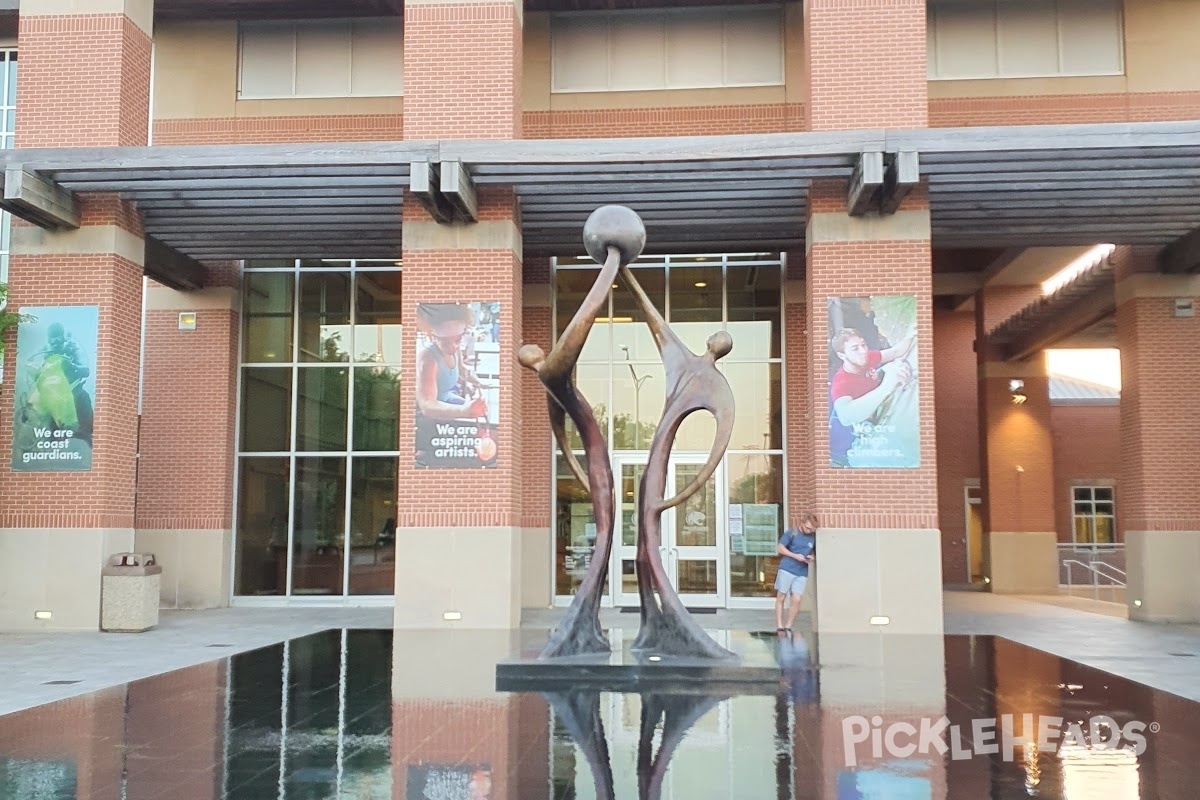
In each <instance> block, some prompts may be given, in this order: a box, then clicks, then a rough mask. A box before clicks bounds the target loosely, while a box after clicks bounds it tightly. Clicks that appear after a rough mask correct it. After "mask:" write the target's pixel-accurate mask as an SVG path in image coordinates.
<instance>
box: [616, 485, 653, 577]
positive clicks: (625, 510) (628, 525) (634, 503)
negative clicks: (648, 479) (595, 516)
mask: <svg viewBox="0 0 1200 800" xmlns="http://www.w3.org/2000/svg"><path fill="white" fill-rule="evenodd" d="M645 474H646V465H645V464H629V463H625V464H622V465H621V475H620V477H619V480H620V483H619V485H618V487H617V488H618V491H620V493H621V498H620V502H619V503H618V506H619V507H620V509H621V521H620V525H621V544H622V545H624V546H625V547H633V546H634V545H636V544H637V521H638V503H639V501H640V500H641V494H640V490H641V485H642V477H643V476H645ZM664 499H665V498H664ZM634 591H635V592H636V591H637V589H634Z"/></svg>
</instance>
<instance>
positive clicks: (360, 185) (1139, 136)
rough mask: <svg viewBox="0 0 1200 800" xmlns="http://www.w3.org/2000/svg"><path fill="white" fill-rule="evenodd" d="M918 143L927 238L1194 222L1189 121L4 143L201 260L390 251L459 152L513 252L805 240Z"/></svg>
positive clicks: (1171, 232) (1162, 239) (973, 238)
mask: <svg viewBox="0 0 1200 800" xmlns="http://www.w3.org/2000/svg"><path fill="white" fill-rule="evenodd" d="M875 152H883V153H898V152H916V153H917V154H918V155H919V163H920V174H921V177H922V178H923V179H925V180H927V181H928V184H929V194H930V204H931V213H932V220H933V236H934V243H935V245H937V246H946V247H968V246H969V247H1008V246H1014V245H1076V244H1078V245H1086V244H1092V243H1095V242H1099V241H1105V242H1113V243H1119V244H1125V243H1128V244H1161V245H1165V244H1167V243H1169V242H1171V241H1173V240H1175V239H1177V238H1178V237H1180V236H1182V235H1183V234H1185V233H1187V232H1188V231H1190V230H1192V229H1194V228H1197V227H1200V196H1197V191H1196V190H1197V188H1200V158H1197V157H1198V156H1200V121H1192V122H1166V123H1133V124H1125V123H1121V124H1102V125H1056V126H1014V127H991V128H957V129H949V128H944V129H916V130H859V131H838V132H798V133H779V134H747V135H736V136H733V135H731V136H704V137H655V138H607V139H543V140H477V141H453V140H442V141H403V142H368V143H345V144H325V143H322V144H274V145H195V146H161V147H159V146H156V147H148V148H104V149H90V148H59V149H43V150H21V149H17V150H8V151H3V152H2V153H0V159H2V160H3V162H4V163H5V165H6V167H14V166H20V167H22V168H23V169H25V170H26V171H29V172H34V173H37V174H39V175H41V176H42V177H44V178H48V179H51V180H53V181H55V182H56V183H57V184H59V185H60V186H62V187H63V188H65V189H67V190H70V191H74V192H118V193H120V194H121V195H122V196H124V197H126V198H128V199H130V200H133V201H134V202H136V204H137V205H138V207H139V208H140V209H141V210H142V212H143V214H144V216H145V220H146V226H147V231H148V232H149V233H152V234H153V235H155V236H156V237H158V238H159V239H161V240H162V241H163V242H165V243H167V244H168V245H171V246H172V247H175V248H176V249H178V250H179V251H181V252H183V253H185V254H188V255H191V256H194V257H196V258H201V259H217V258H252V257H265V256H274V255H279V256H283V255H290V256H296V257H329V256H338V257H359V258H368V257H380V258H386V257H392V256H395V255H397V254H398V253H399V245H400V224H399V220H400V208H401V204H402V200H403V193H404V190H405V189H406V188H408V181H409V174H410V171H409V166H410V164H411V163H412V162H414V161H430V162H432V163H436V162H444V161H460V162H461V163H462V164H463V165H465V166H466V168H467V170H468V172H469V173H470V175H471V176H473V179H474V181H475V183H476V184H480V185H482V184H511V185H513V186H514V187H515V189H516V191H517V193H518V194H519V195H520V197H521V204H522V224H523V232H524V241H525V250H526V252H527V253H531V254H574V253H576V252H578V251H580V250H581V235H582V226H583V222H584V220H585V219H586V218H587V216H588V214H589V213H590V212H591V211H592V210H593V209H594V208H595V207H596V206H598V205H601V204H603V203H621V204H625V205H629V206H630V207H632V208H633V209H635V210H636V211H638V212H639V213H640V214H642V216H643V218H644V219H645V220H646V223H647V230H648V246H647V250H648V251H652V252H663V251H668V250H675V251H678V250H680V249H687V250H690V251H714V250H765V249H784V248H795V247H802V246H803V237H804V225H805V223H804V220H805V215H806V204H807V196H808V184H809V181H810V180H811V179H814V178H833V179H840V180H849V179H850V177H851V174H852V173H853V172H854V170H855V167H856V166H857V165H858V164H859V162H860V159H861V157H862V154H863V153H875Z"/></svg>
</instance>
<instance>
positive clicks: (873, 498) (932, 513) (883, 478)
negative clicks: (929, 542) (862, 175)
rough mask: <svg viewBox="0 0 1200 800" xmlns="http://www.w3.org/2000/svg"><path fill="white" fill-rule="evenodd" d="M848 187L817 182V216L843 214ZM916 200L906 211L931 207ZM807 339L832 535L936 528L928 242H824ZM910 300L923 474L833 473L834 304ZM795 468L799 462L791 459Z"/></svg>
mask: <svg viewBox="0 0 1200 800" xmlns="http://www.w3.org/2000/svg"><path fill="white" fill-rule="evenodd" d="M845 197H846V187H845V184H839V183H816V182H814V184H813V187H812V190H811V194H810V198H809V211H810V213H821V212H834V211H839V210H841V211H844V209H845V202H846V201H845ZM927 204H928V199H927V196H926V195H925V193H924V192H915V193H914V194H913V195H910V198H909V200H907V201H906V205H905V208H906V209H919V208H921V207H922V206H925V207H927ZM806 283H807V295H808V331H809V336H810V348H809V354H810V358H811V361H810V370H811V375H812V381H811V383H812V386H813V390H812V402H811V412H810V419H811V420H812V426H813V431H814V433H816V435H815V441H814V445H813V447H812V450H811V457H812V458H813V459H814V463H815V467H814V479H815V484H816V506H817V513H818V514H819V515H820V517H821V522H822V525H823V526H824V527H831V528H923V529H928V528H937V527H938V507H937V479H938V476H937V453H936V432H935V420H934V382H933V366H934V365H933V352H932V350H933V347H932V344H933V303H932V295H933V276H932V272H931V270H930V243H929V240H927V239H926V240H917V241H863V242H836V243H822V242H817V243H814V244H813V245H812V248H811V250H810V252H809V254H808V270H807V281H806ZM872 294H911V295H915V296H916V299H917V341H918V345H917V347H918V355H917V359H918V360H917V378H918V386H919V389H920V397H921V404H920V406H921V413H920V425H921V466H920V467H918V468H916V469H903V470H879V469H855V470H842V469H833V468H831V467H830V466H829V439H828V436H827V435H825V434H824V433H823V431H825V430H826V428H825V425H824V424H823V421H824V420H827V419H828V418H829V377H828V374H829V366H828V364H829V355H828V348H829V337H830V331H829V321H828V311H827V308H828V298H830V297H861V296H866V295H872ZM792 463H795V459H792Z"/></svg>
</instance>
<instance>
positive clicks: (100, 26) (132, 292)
mask: <svg viewBox="0 0 1200 800" xmlns="http://www.w3.org/2000/svg"><path fill="white" fill-rule="evenodd" d="M152 21H153V3H152V2H151V0H93V1H92V2H88V3H79V2H73V1H72V0H27V2H25V3H22V6H21V15H20V23H19V33H18V49H19V51H20V54H21V80H20V82H19V85H18V95H17V106H18V108H19V109H20V114H19V116H18V119H17V135H16V144H17V146H18V147H21V148H27V147H106V146H118V145H145V144H146V131H147V127H148V116H149V96H150V33H151V23H152ZM80 204H81V208H80V211H81V217H82V227H81V228H79V229H78V230H73V231H68V232H65V233H51V232H47V231H45V230H43V229H41V228H35V227H32V226H30V225H28V224H24V223H20V222H14V225H13V230H12V249H11V252H12V256H11V261H10V267H9V288H10V292H11V294H10V297H9V305H10V307H11V308H12V309H15V310H19V309H22V308H26V309H33V308H38V309H58V308H63V307H79V306H85V307H86V306H95V307H97V308H98V330H95V331H93V330H85V329H84V328H86V327H89V326H90V323H89V324H87V325H85V324H84V323H82V322H81V323H77V324H76V325H75V327H77V328H78V329H77V330H68V331H67V332H68V333H71V334H72V335H73V336H74V337H77V339H78V341H79V342H80V343H84V342H87V343H88V347H89V348H94V349H92V350H91V352H88V353H85V354H84V358H85V359H87V360H88V361H89V362H90V361H91V360H92V359H94V368H92V367H89V370H90V371H92V372H93V373H94V374H93V375H92V376H91V377H90V378H89V379H86V381H85V384H83V386H84V387H85V390H87V391H89V392H90V395H91V396H90V403H91V406H92V408H93V409H94V425H92V426H90V427H91V430H90V432H88V431H87V430H86V428H88V427H89V426H88V425H87V424H86V422H84V421H82V420H84V419H85V418H86V416H87V414H86V411H85V413H84V415H83V416H82V417H80V419H81V421H80V422H79V423H78V424H77V425H76V426H75V428H74V429H73V430H74V431H75V432H76V433H78V434H79V438H78V439H76V441H79V442H84V441H87V442H88V445H89V447H88V450H89V451H90V468H88V469H85V470H78V471H14V470H12V469H5V470H2V471H0V497H3V498H4V502H3V509H2V510H0V552H3V553H4V558H3V559H0V587H3V588H2V589H0V630H3V629H8V630H12V629H28V628H57V629H75V630H95V629H96V628H97V627H98V625H99V617H100V614H99V611H100V570H101V567H102V566H103V565H104V562H105V560H106V558H107V556H108V555H109V554H111V553H113V552H120V551H127V550H130V549H132V548H133V545H134V538H133V526H134V519H133V517H134V498H135V487H134V481H135V474H136V466H135V456H136V452H137V387H138V360H139V339H140V337H139V331H140V329H141V311H142V272H143V269H142V267H143V259H144V255H145V247H144V243H143V240H142V230H141V223H140V220H139V219H138V215H137V213H136V211H134V210H133V209H132V207H130V206H129V205H127V204H124V203H122V202H120V200H119V199H118V198H116V197H115V196H85V197H83V198H81V201H80ZM61 313H64V312H59V311H51V310H44V311H42V317H43V319H42V323H41V324H42V326H43V327H42V328H40V329H31V330H30V331H29V332H28V333H27V334H26V335H28V336H30V337H33V336H38V337H40V338H41V342H40V345H41V346H45V345H46V339H47V333H48V331H47V330H46V328H47V327H48V325H49V324H50V323H51V322H52V321H53V320H52V319H51V317H54V316H56V315H59V314H61ZM66 313H71V314H82V313H84V312H80V311H70V312H66ZM93 337H94V339H93ZM93 340H94V341H95V344H94V345H93V344H91V342H92V341H93ZM14 344H15V345H17V346H11V345H14ZM9 345H10V346H9V347H8V348H7V349H6V355H5V386H4V392H3V394H2V395H0V452H3V453H4V459H5V460H6V461H9V459H10V454H11V452H12V447H13V435H14V433H13V431H14V412H15V411H16V410H17V406H16V404H18V403H20V404H22V418H23V419H26V420H29V419H33V417H31V416H30V412H29V410H28V409H29V408H30V405H29V400H30V396H29V394H28V391H27V389H28V386H25V387H21V386H18V385H17V381H18V380H20V379H21V375H20V374H18V370H17V360H16V359H17V354H18V348H21V349H22V350H25V351H26V352H28V353H30V354H33V353H36V352H37V351H38V350H39V349H41V347H40V346H39V342H36V341H33V340H32V339H31V340H30V341H29V342H20V341H12V340H10V341H9ZM26 348H28V349H27V350H26ZM79 405H80V401H77V403H76V406H77V407H78V406H79ZM84 408H85V409H86V404H84ZM77 410H78V408H77ZM38 414H39V415H41V412H38ZM41 416H44V415H41ZM40 427H41V428H42V429H43V430H45V429H47V428H46V426H45V425H41V426H40ZM55 427H56V428H59V430H60V433H62V434H63V435H65V432H66V430H67V429H68V428H71V425H69V424H67V423H63V422H62V421H61V418H60V419H59V420H57V421H56V422H55ZM22 436H23V437H24V438H25V440H28V439H29V437H28V436H27V435H26V434H25V433H23V434H22ZM46 463H47V465H50V464H51V463H52V462H46ZM38 611H42V612H49V613H50V615H51V616H50V618H48V619H36V620H35V617H34V614H35V612H38Z"/></svg>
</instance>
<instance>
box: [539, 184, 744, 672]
mask: <svg viewBox="0 0 1200 800" xmlns="http://www.w3.org/2000/svg"><path fill="white" fill-rule="evenodd" d="M645 241H646V231H645V227H644V226H643V224H642V221H641V219H640V218H639V217H638V216H637V214H635V213H634V212H633V211H632V210H630V209H628V208H625V207H624V206H602V207H601V208H598V209H597V210H596V211H594V212H593V213H592V215H591V216H590V217H589V218H588V221H587V223H586V224H585V225H584V245H585V246H586V248H587V251H588V254H589V255H590V256H591V257H592V258H593V259H595V260H596V262H597V263H599V264H601V265H602V269H601V270H600V274H599V276H598V277H597V278H596V281H595V282H594V283H593V284H592V287H591V289H590V290H589V292H588V294H587V296H586V297H585V298H584V301H583V303H582V304H581V305H580V307H579V310H578V311H577V312H576V314H575V316H574V317H573V318H572V319H571V322H570V324H569V325H568V326H567V327H566V329H565V330H564V331H563V335H562V336H561V337H560V338H559V341H558V342H557V343H556V344H555V345H554V347H553V348H552V349H551V351H550V354H549V355H546V354H545V353H543V351H542V349H541V348H540V347H538V346H537V345H525V346H523V347H522V348H521V349H520V351H519V352H518V359H519V360H520V362H521V364H522V366H525V367H527V368H529V369H532V370H534V371H535V372H537V374H538V378H539V379H540V380H541V382H542V384H543V386H545V388H546V391H547V393H548V401H547V402H548V405H549V413H550V422H551V427H552V428H553V430H554V436H555V439H556V440H557V442H558V445H559V447H560V448H561V449H562V452H563V454H564V456H565V457H566V459H567V463H568V465H569V466H570V469H571V471H572V472H573V473H574V474H575V476H576V477H577V478H578V479H579V480H580V481H581V482H582V483H583V485H584V487H585V488H587V490H588V493H589V494H590V496H591V500H592V509H593V513H594V514H595V518H596V545H595V550H594V552H593V555H592V561H591V563H590V564H589V565H588V568H587V571H586V573H585V575H584V578H583V581H582V582H581V583H580V585H579V588H578V589H577V591H576V593H575V598H574V600H573V601H572V603H571V606H570V608H569V609H568V610H567V614H566V616H565V617H564V618H563V620H562V621H561V622H560V623H559V625H558V627H557V628H556V629H555V631H554V632H553V634H552V635H551V637H550V640H549V642H547V644H546V646H545V648H543V650H542V653H541V655H540V656H539V659H543V660H544V659H548V658H560V657H568V656H577V655H588V654H596V653H607V652H609V651H610V647H611V646H610V645H609V643H608V639H607V637H605V635H604V631H603V629H601V627H600V622H599V610H600V596H601V592H602V590H603V587H604V582H605V578H606V577H607V575H608V561H609V556H610V554H611V551H612V535H613V525H614V521H613V517H614V496H613V474H612V463H611V461H610V458H609V453H608V444H607V442H606V441H605V439H604V436H603V434H602V433H601V431H600V428H599V425H598V424H597V423H596V419H595V416H594V414H593V413H592V410H591V406H590V405H588V403H587V401H586V400H585V399H584V398H583V396H582V395H581V394H580V393H579V391H578V390H577V389H576V387H575V384H574V380H573V377H572V373H573V371H574V369H575V364H576V362H577V361H578V359H579V354H580V352H581V351H582V349H583V345H584V343H585V341H586V340H587V336H588V333H589V331H590V330H591V328H592V325H593V324H594V323H595V320H596V316H597V315H598V314H599V312H600V310H601V308H602V307H603V305H604V303H605V302H606V300H607V298H608V291H609V287H610V286H613V285H614V284H613V280H614V279H615V278H616V276H617V274H618V273H619V274H620V276H621V279H622V281H623V282H624V283H625V285H626V286H627V287H628V288H629V290H630V291H631V292H632V293H633V295H634V298H635V299H636V301H637V303H638V305H639V306H640V308H641V310H642V312H643V313H644V314H645V316H646V321H647V324H648V325H649V327H650V331H651V333H652V335H653V336H654V342H655V345H656V346H657V347H658V351H659V353H660V354H661V355H662V359H663V366H664V368H665V374H666V380H667V399H666V405H665V407H664V410H663V416H662V420H661V421H660V423H659V427H658V429H657V430H656V431H655V434H654V439H653V441H652V442H651V445H650V457H649V461H648V463H647V466H646V471H645V474H644V475H643V477H642V482H641V486H640V487H639V504H638V539H637V562H636V563H637V578H638V593H639V596H640V599H641V630H640V631H639V632H638V636H637V638H636V639H635V640H634V643H633V646H632V649H633V650H634V651H635V652H638V653H647V654H650V653H653V654H656V655H658V656H662V655H668V656H679V657H693V658H707V659H720V660H729V659H736V656H735V655H734V654H733V653H731V652H730V651H728V650H726V649H725V648H723V647H721V646H720V645H718V644H717V643H716V642H715V641H714V640H713V639H712V638H711V637H710V636H708V634H706V633H705V632H704V630H703V629H702V628H701V627H700V626H699V625H698V624H696V622H695V620H694V619H692V616H691V614H690V613H689V612H688V610H687V608H686V607H685V606H684V605H683V602H682V601H681V600H680V598H679V595H678V594H677V593H676V592H675V589H674V587H673V586H672V585H671V582H670V579H669V577H668V576H667V573H666V570H665V568H664V567H663V563H662V559H661V557H660V555H659V549H658V548H659V543H660V541H661V538H662V514H663V512H664V511H667V510H668V509H671V508H674V507H675V506H678V505H680V504H681V503H683V502H685V501H686V500H687V499H688V498H690V497H692V496H693V495H694V494H695V493H696V492H697V491H699V490H700V488H701V487H703V486H704V484H705V483H706V482H707V481H708V479H709V478H711V477H712V475H713V474H714V472H715V471H716V469H717V465H718V464H719V463H720V461H721V458H722V456H723V455H724V453H725V449H726V447H727V446H728V445H729V438H730V436H731V434H732V431H733V391H732V390H731V389H730V387H729V383H728V381H727V380H726V379H725V376H724V375H723V374H722V373H721V372H720V370H718V369H717V367H716V362H717V360H718V359H720V358H722V357H723V356H725V355H727V354H728V353H729V352H730V350H731V349H732V348H733V339H732V338H731V337H730V336H729V334H728V333H726V332H725V331H719V332H717V333H715V334H713V335H712V336H710V337H709V339H708V347H707V350H706V351H705V353H704V354H702V355H696V354H695V353H693V352H692V351H691V350H689V349H688V348H687V346H686V345H684V344H683V342H682V341H681V340H680V339H679V337H677V336H676V335H675V333H674V332H673V331H672V330H671V328H670V326H668V325H667V323H666V320H664V319H663V317H662V315H661V314H659V313H658V310H657V309H656V308H655V307H654V304H653V303H652V302H651V301H650V299H649V298H648V297H647V296H646V293H645V292H644V291H643V290H642V287H641V285H640V284H639V283H638V281H637V278H635V277H634V275H633V273H632V271H631V270H630V269H629V266H628V265H629V264H630V263H632V262H633V261H634V260H635V259H637V257H638V256H639V255H640V254H641V251H642V248H643V247H644V246H645ZM701 410H703V411H708V412H710V413H712V414H713V416H714V417H715V418H716V421H717V432H716V436H715V437H714V439H713V444H712V448H711V450H710V452H709V457H708V461H707V462H706V463H705V465H704V467H703V468H702V469H701V470H700V472H699V474H697V475H696V476H695V477H694V478H693V480H692V481H691V483H689V484H688V485H687V486H685V487H684V488H683V489H682V490H680V491H679V492H678V493H677V494H676V495H675V496H674V497H672V498H670V499H666V497H665V495H666V481H667V469H668V467H669V461H670V457H671V448H672V446H673V445H674V442H675V436H676V433H677V432H678V430H679V426H680V424H681V423H682V422H683V420H684V419H685V418H686V417H687V416H688V415H690V414H692V413H694V412H696V411H701ZM567 416H570V417H571V419H572V421H574V423H575V425H576V427H577V428H578V429H579V434H580V436H581V438H582V440H583V446H584V451H585V453H586V455H587V462H588V467H587V471H586V475H585V473H584V470H583V469H582V468H581V466H580V465H579V462H578V461H577V459H576V458H575V457H574V455H573V454H572V452H571V447H570V442H569V441H568V439H567V435H566V425H565V420H566V417H567Z"/></svg>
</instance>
